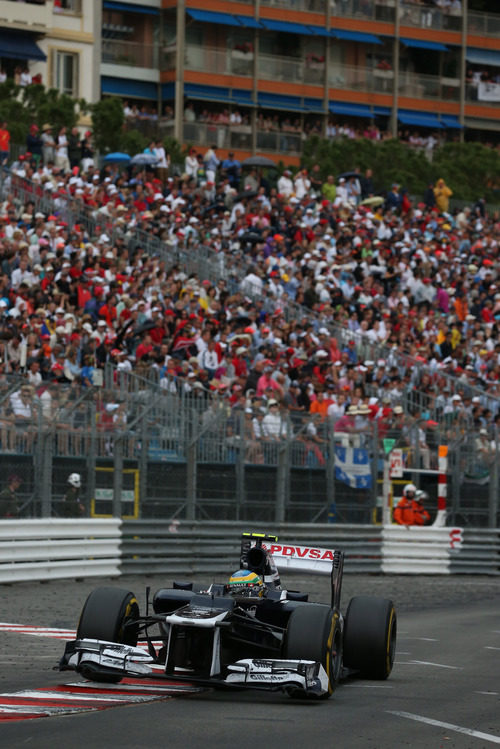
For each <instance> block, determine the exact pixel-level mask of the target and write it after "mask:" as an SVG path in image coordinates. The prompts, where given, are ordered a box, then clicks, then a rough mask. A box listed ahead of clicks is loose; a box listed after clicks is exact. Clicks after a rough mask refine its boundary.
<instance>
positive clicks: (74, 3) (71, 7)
mask: <svg viewBox="0 0 500 749" xmlns="http://www.w3.org/2000/svg"><path fill="white" fill-rule="evenodd" d="M54 13H67V14H71V15H74V16H81V15H82V0H61V2H60V4H58V5H56V3H55V2H54Z"/></svg>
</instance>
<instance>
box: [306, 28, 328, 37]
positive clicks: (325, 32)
mask: <svg viewBox="0 0 500 749" xmlns="http://www.w3.org/2000/svg"><path fill="white" fill-rule="evenodd" d="M307 28H308V29H310V30H311V31H312V33H313V34H314V36H326V37H328V38H330V32H329V31H328V29H325V27H324V26H310V25H309V26H308V27H307Z"/></svg>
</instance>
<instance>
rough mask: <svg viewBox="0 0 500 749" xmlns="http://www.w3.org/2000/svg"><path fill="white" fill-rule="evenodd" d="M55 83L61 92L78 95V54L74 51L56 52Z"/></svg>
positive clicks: (55, 86) (73, 95)
mask: <svg viewBox="0 0 500 749" xmlns="http://www.w3.org/2000/svg"><path fill="white" fill-rule="evenodd" d="M53 85H54V88H56V89H57V90H58V91H59V92H60V93H61V94H68V96H72V97H74V98H76V97H77V96H78V89H79V86H78V55H77V54H75V53H73V52H58V51H56V52H55V53H54V75H53Z"/></svg>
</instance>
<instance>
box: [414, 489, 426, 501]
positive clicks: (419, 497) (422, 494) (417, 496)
mask: <svg viewBox="0 0 500 749" xmlns="http://www.w3.org/2000/svg"><path fill="white" fill-rule="evenodd" d="M415 499H416V500H417V502H427V500H428V499H429V495H428V494H427V492H424V491H423V490H422V489H419V490H418V491H417V493H416V494H415Z"/></svg>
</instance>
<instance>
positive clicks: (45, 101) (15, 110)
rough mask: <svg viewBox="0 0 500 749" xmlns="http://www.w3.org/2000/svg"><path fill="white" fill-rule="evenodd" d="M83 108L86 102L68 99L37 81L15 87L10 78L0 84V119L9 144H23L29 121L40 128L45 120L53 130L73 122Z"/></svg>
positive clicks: (82, 111) (70, 125)
mask: <svg viewBox="0 0 500 749" xmlns="http://www.w3.org/2000/svg"><path fill="white" fill-rule="evenodd" d="M85 111H87V104H86V102H85V101H84V100H83V99H72V98H71V97H70V96H67V95H66V94H60V93H59V91H56V90H55V89H46V88H44V87H43V86H41V85H39V84H32V85H31V86H25V87H21V86H16V85H15V83H14V82H13V81H11V80H7V81H6V82H5V83H2V84H0V119H2V120H4V121H6V122H7V126H8V128H9V132H10V134H11V139H12V142H13V143H20V144H21V143H24V142H25V140H26V135H27V133H28V130H29V126H30V125H31V124H33V123H35V124H36V125H38V126H39V127H40V128H41V127H42V126H43V125H44V124H45V123H47V122H48V123H50V124H51V125H52V127H53V129H54V132H56V133H57V131H58V130H59V129H60V128H61V127H62V126H63V125H66V127H68V128H71V127H73V126H74V125H76V123H77V121H78V117H79V115H80V114H81V113H84V112H85Z"/></svg>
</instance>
